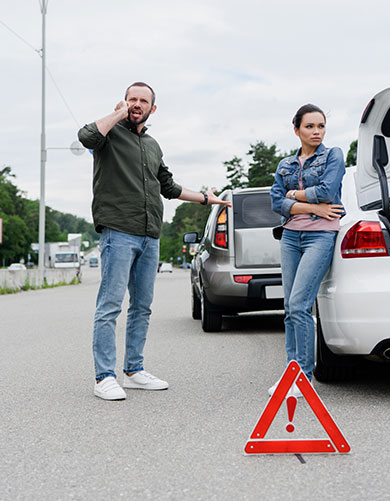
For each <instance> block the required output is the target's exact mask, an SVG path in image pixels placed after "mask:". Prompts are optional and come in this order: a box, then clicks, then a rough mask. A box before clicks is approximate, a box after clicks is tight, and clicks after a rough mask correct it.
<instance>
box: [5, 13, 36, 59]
mask: <svg viewBox="0 0 390 501" xmlns="http://www.w3.org/2000/svg"><path fill="white" fill-rule="evenodd" d="M0 23H1V24H2V25H3V26H4V27H5V28H7V30H9V31H10V32H11V33H13V34H14V35H15V36H16V37H17V38H19V40H21V41H22V42H23V43H25V44H26V45H28V46H29V47H30V49H33V50H34V51H35V52H37V53H38V54H39V55H41V49H36V48H35V47H34V46H33V45H31V44H30V43H29V42H27V40H25V39H24V38H23V37H21V36H20V35H19V34H18V33H16V31H14V30H13V29H12V28H10V27H9V26H8V25H7V24H5V22H4V21H1V20H0Z"/></svg>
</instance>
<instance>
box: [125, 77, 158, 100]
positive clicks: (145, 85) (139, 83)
mask: <svg viewBox="0 0 390 501" xmlns="http://www.w3.org/2000/svg"><path fill="white" fill-rule="evenodd" d="M131 87H147V88H148V89H149V90H150V92H151V93H152V106H153V105H154V103H155V101H156V94H155V92H154V90H153V89H152V88H151V86H150V85H148V84H147V83H145V82H134V83H132V84H131V85H129V86H128V87H127V89H126V92H125V101H126V98H127V93H128V92H129V89H131Z"/></svg>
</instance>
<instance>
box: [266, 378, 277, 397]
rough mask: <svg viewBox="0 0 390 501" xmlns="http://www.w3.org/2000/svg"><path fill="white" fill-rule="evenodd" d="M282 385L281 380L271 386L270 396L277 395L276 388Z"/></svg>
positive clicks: (269, 389)
mask: <svg viewBox="0 0 390 501" xmlns="http://www.w3.org/2000/svg"><path fill="white" fill-rule="evenodd" d="M279 383H280V379H278V380H277V381H276V383H275V384H274V385H272V386H271V388H268V395H269V396H270V397H272V395H273V394H274V393H275V390H276V388H277V387H278V384H279Z"/></svg>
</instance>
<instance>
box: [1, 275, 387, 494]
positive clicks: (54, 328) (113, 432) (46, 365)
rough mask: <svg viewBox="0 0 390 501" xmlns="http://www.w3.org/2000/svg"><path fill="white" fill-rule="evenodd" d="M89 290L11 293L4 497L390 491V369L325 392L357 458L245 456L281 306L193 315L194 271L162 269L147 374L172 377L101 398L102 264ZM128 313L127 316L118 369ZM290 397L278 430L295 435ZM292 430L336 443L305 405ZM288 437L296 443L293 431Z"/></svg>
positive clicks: (277, 358)
mask: <svg viewBox="0 0 390 501" xmlns="http://www.w3.org/2000/svg"><path fill="white" fill-rule="evenodd" d="M83 275H84V279H83V283H82V284H81V285H77V286H68V287H59V288H55V289H48V290H40V291H29V292H23V293H19V294H14V295H8V296H0V315H1V316H0V325H1V327H0V328H1V331H0V339H1V346H2V357H1V358H2V372H3V378H2V381H3V384H2V398H1V407H0V418H1V424H2V426H1V435H0V450H1V461H0V500H1V501H5V500H7V501H8V500H35V499H40V500H41V499H45V500H46V499H47V500H67V499H77V500H107V499H110V500H117V499H122V498H126V499H129V500H135V499H147V500H148V499H150V500H180V501H181V500H221V501H222V500H224V501H225V500H259V499H266V500H279V499H294V500H295V499H304V500H306V499H307V500H309V499H310V500H311V499H313V497H314V498H320V499H359V500H361V499H368V498H370V499H389V489H388V483H387V475H388V464H389V459H390V452H389V447H388V435H387V432H388V422H389V413H390V393H389V377H388V375H387V376H386V375H385V374H383V373H380V372H379V373H376V374H374V375H373V374H370V373H368V372H367V370H366V371H365V372H362V374H361V375H360V376H359V377H358V378H357V379H356V380H354V381H351V382H348V383H339V384H332V385H325V384H320V383H318V382H315V388H316V390H317V391H318V393H319V395H320V396H321V398H322V400H323V401H324V403H325V405H326V406H327V408H328V410H329V411H330V413H331V414H332V416H333V418H334V419H335V421H336V423H337V425H338V426H339V427H340V428H341V430H342V432H343V433H344V435H345V437H346V438H347V440H348V442H349V443H350V445H351V448H352V451H351V454H348V455H303V456H302V459H303V461H304V463H302V462H301V461H299V460H298V458H297V457H296V456H295V455H289V456H277V455H266V456H246V455H245V454H244V453H243V448H244V446H245V443H246V441H247V439H248V437H249V435H250V433H251V432H252V430H253V428H254V426H255V425H256V423H257V421H258V419H259V417H260V414H261V412H262V410H263V408H264V406H265V405H266V403H267V402H268V397H267V392H266V390H267V388H268V387H269V386H271V384H273V383H274V381H275V380H276V379H277V378H278V377H279V376H280V375H281V372H282V369H283V364H284V349H283V323H282V316H281V315H280V314H272V315H266V314H257V315H250V316H249V315H248V316H245V317H244V318H231V319H227V320H226V321H225V320H224V324H223V331H222V332H221V333H215V334H210V333H208V334H206V333H203V331H202V330H201V327H200V322H199V321H195V320H193V319H192V318H191V316H190V287H189V272H188V270H175V271H174V273H173V274H169V273H167V274H159V276H158V278H157V282H156V290H155V301H154V304H153V316H152V322H151V326H150V332H149V337H148V342H147V345H146V349H145V368H146V369H147V370H149V371H150V372H152V373H154V374H156V375H157V376H159V377H161V378H163V379H166V380H168V381H169V383H170V389H169V390H168V391H162V392H142V391H137V390H136V391H134V390H133V391H131V390H127V394H128V398H127V400H125V401H120V402H105V401H102V400H100V399H97V398H96V397H94V396H93V393H92V389H93V365H92V357H91V326H92V317H93V312H94V302H95V296H96V291H97V287H98V281H99V269H89V268H87V267H86V266H84V267H83ZM124 325H125V315H124V314H122V315H121V316H120V318H119V321H118V336H117V339H118V367H117V370H118V374H120V373H121V364H120V362H121V361H122V358H123V347H124V346H123V345H124V342H123V333H124ZM287 422H288V416H287V408H286V406H285V405H284V404H283V406H282V407H281V409H280V411H279V412H278V414H277V415H276V417H275V420H274V422H273V423H272V425H271V428H270V430H269V435H268V434H267V438H286V437H287V435H288V434H287V432H286V431H285V430H284V427H285V425H286V424H287ZM294 425H295V428H296V430H295V432H294V438H327V437H326V433H325V432H324V430H323V428H322V427H321V425H320V424H319V423H318V421H317V419H316V418H315V416H314V414H313V413H312V411H311V410H310V409H309V407H308V405H307V403H306V402H302V400H300V401H299V402H298V406H297V410H296V412H295V415H294ZM288 438H291V437H290V436H289V437H288Z"/></svg>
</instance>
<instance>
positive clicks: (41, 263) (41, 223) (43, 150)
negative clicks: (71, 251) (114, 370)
mask: <svg viewBox="0 0 390 501" xmlns="http://www.w3.org/2000/svg"><path fill="white" fill-rule="evenodd" d="M47 3H48V0H42V3H41V12H42V54H41V58H42V119H41V124H42V126H41V193H40V202H39V256H38V269H39V281H40V284H41V285H42V284H43V278H44V265H45V263H44V256H45V169H46V129H45V104H46V102H45V101H46V85H45V83H46V82H45V68H46V17H45V16H46V12H47Z"/></svg>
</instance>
